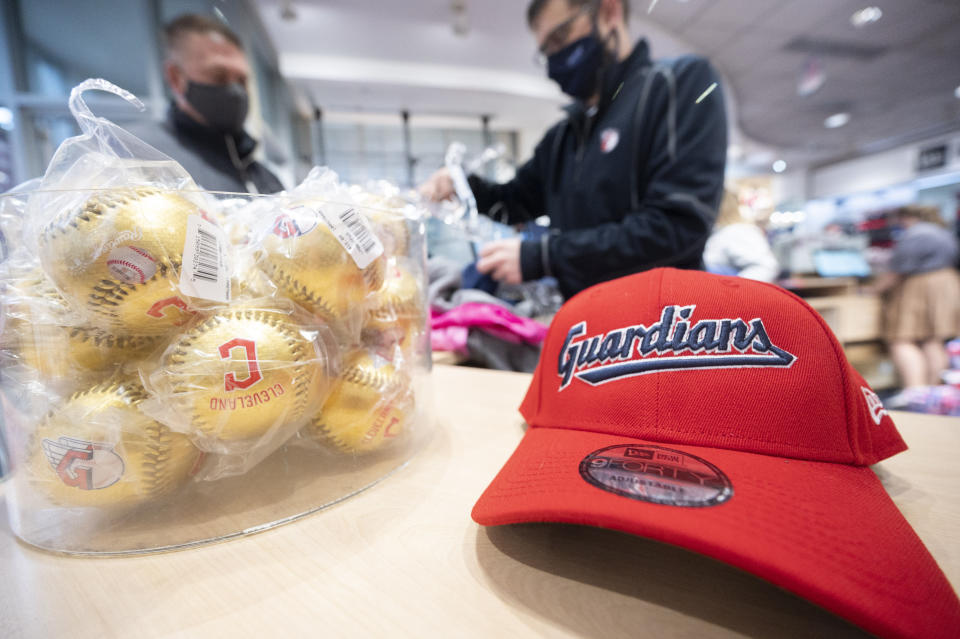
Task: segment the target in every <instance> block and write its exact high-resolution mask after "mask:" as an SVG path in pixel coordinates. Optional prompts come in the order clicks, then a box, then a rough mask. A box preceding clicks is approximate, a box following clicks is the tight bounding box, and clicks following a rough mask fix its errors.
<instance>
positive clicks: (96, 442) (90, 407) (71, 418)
mask: <svg viewBox="0 0 960 639" xmlns="http://www.w3.org/2000/svg"><path fill="white" fill-rule="evenodd" d="M145 398H146V393H145V392H144V390H143V387H142V386H140V384H139V383H137V382H136V381H133V380H122V381H112V382H108V383H103V384H99V385H97V386H94V387H93V388H90V389H88V390H84V391H81V392H78V393H75V394H74V395H73V396H72V397H70V399H68V400H67V401H66V402H65V403H64V404H63V405H61V406H60V407H59V408H57V409H55V410H54V411H52V412H51V413H50V414H49V415H48V416H47V417H46V419H44V420H43V421H42V422H41V423H40V425H39V426H37V428H36V430H35V431H34V432H33V433H32V436H31V437H30V438H29V441H30V451H29V455H28V463H27V469H28V472H29V474H30V480H31V482H32V483H33V485H34V486H35V488H36V489H37V491H38V492H40V493H41V494H43V495H45V496H46V497H47V498H48V499H50V500H51V501H53V502H54V503H57V504H62V505H67V506H113V505H130V504H135V503H139V502H143V501H146V500H149V499H152V498H156V497H159V496H161V495H164V494H167V493H169V492H172V491H173V490H174V489H176V488H177V487H178V486H179V485H180V484H182V483H183V482H184V481H185V480H186V479H187V478H188V477H189V476H190V473H191V472H192V471H193V469H194V468H195V467H196V465H197V464H198V463H199V461H200V456H201V453H200V451H199V450H198V449H197V448H196V447H194V445H193V444H191V443H190V439H189V438H188V437H187V436H186V435H183V434H181V433H176V432H173V431H171V430H170V429H169V428H167V427H166V426H164V425H162V424H160V423H159V422H157V421H155V420H153V419H151V418H149V417H147V416H146V415H144V414H143V413H142V412H141V411H140V410H139V408H138V406H139V404H140V403H141V402H142V401H143V400H144V399H145Z"/></svg>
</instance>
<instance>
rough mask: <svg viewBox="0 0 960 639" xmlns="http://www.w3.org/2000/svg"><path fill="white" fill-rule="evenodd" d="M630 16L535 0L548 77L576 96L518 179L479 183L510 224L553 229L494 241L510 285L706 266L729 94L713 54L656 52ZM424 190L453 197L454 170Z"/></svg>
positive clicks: (619, 4)
mask: <svg viewBox="0 0 960 639" xmlns="http://www.w3.org/2000/svg"><path fill="white" fill-rule="evenodd" d="M628 12H629V3H628V0H533V1H532V2H530V4H529V7H528V9H527V22H528V24H529V27H530V29H531V31H532V33H533V37H534V39H535V40H536V45H537V49H538V50H539V53H540V55H541V57H542V59H544V60H545V62H546V71H547V75H548V76H549V77H550V78H551V79H553V80H554V81H556V82H557V83H558V84H559V85H560V88H561V89H562V90H563V92H564V93H566V94H567V95H569V96H570V97H572V98H573V99H574V102H573V103H572V104H571V105H569V106H568V107H567V108H566V111H567V117H566V118H564V119H563V120H562V121H561V122H559V123H558V124H556V125H555V126H553V127H552V128H551V129H550V130H549V131H548V132H547V133H546V135H545V136H544V138H543V139H542V140H541V141H540V143H539V144H538V145H537V147H536V150H535V151H534V156H533V158H532V159H530V160H529V161H528V162H527V163H526V164H524V165H523V166H521V167H520V168H519V170H518V171H517V175H516V177H515V178H514V179H513V180H511V181H510V182H507V183H505V184H494V183H491V182H488V181H486V180H484V179H482V178H480V177H478V176H476V175H473V176H470V178H469V182H470V186H471V188H472V190H473V192H474V195H475V197H476V200H477V205H478V207H479V209H480V210H481V211H483V212H488V213H491V214H492V213H494V212H496V216H497V217H498V218H499V219H500V220H501V221H504V222H506V223H508V224H518V223H521V222H526V221H530V220H533V219H535V218H537V217H539V216H540V215H544V214H545V215H548V216H549V217H550V223H551V228H552V232H551V233H548V234H544V235H542V236H541V237H540V238H539V239H537V240H522V239H521V238H511V239H505V240H498V241H495V242H490V243H488V244H486V245H484V246H483V247H482V248H481V250H480V260H479V261H478V263H477V269H478V270H479V271H480V272H482V273H487V274H490V275H492V276H493V277H494V278H495V279H496V280H499V281H501V282H506V283H510V284H516V283H519V282H521V281H526V280H535V279H539V278H541V277H544V276H552V277H555V278H556V279H557V281H558V283H559V286H560V290H561V292H562V293H563V295H564V297H570V296H571V295H573V294H575V293H577V292H578V291H580V290H582V289H584V288H587V287H588V286H591V285H593V284H596V283H598V282H602V281H604V280H609V279H613V278H615V277H620V276H622V275H628V274H630V273H636V272H638V271H643V270H646V269H651V268H654V267H657V266H676V267H679V268H702V266H703V260H702V255H703V248H704V244H705V243H706V241H707V236H708V235H709V233H710V229H711V227H712V226H713V221H714V218H715V217H716V209H717V206H718V205H719V203H720V197H721V194H722V192H723V177H724V169H725V164H726V153H727V122H726V112H725V107H724V102H723V92H722V91H721V90H720V88H719V87H718V86H717V84H716V83H717V82H718V81H719V80H718V77H717V74H716V72H715V71H714V70H713V68H712V67H711V66H710V64H709V62H707V60H705V59H703V58H700V57H696V56H683V57H680V58H678V59H675V60H672V61H670V62H661V63H657V62H655V61H654V60H652V59H651V57H650V50H649V47H648V45H647V42H646V40H644V39H641V40H639V41H638V42H637V43H636V44H634V43H633V40H632V39H631V36H630V33H629V31H628V29H627V21H628ZM421 193H422V194H423V195H424V196H425V197H427V198H430V199H432V200H435V201H439V200H444V199H447V198H449V197H452V196H453V194H454V186H453V183H452V181H451V179H450V175H449V173H448V172H447V170H446V169H441V170H440V171H438V172H437V173H435V174H434V175H433V176H432V177H431V178H430V179H429V180H428V181H427V182H426V183H424V184H423V185H422V186H421Z"/></svg>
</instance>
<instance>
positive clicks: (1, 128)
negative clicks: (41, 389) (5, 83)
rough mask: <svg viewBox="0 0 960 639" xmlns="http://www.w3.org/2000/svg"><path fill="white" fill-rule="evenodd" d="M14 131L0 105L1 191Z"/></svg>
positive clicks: (10, 178) (11, 178)
mask: <svg viewBox="0 0 960 639" xmlns="http://www.w3.org/2000/svg"><path fill="white" fill-rule="evenodd" d="M12 131H13V111H11V110H10V109H9V108H8V107H5V106H0V193H3V192H4V191H6V190H8V189H10V188H11V187H13V186H14V185H15V184H17V176H16V174H15V173H14V170H13V140H12V139H11V138H12V136H11V135H10V134H11V132H12ZM0 445H2V441H0ZM0 455H2V452H0Z"/></svg>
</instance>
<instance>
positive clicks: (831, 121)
mask: <svg viewBox="0 0 960 639" xmlns="http://www.w3.org/2000/svg"><path fill="white" fill-rule="evenodd" d="M849 121H850V114H849V113H834V114H833V115H831V116H830V117H829V118H827V119H826V120H824V121H823V126H825V127H827V128H828V129H839V128H840V127H842V126H844V125H846V124H847V122H849Z"/></svg>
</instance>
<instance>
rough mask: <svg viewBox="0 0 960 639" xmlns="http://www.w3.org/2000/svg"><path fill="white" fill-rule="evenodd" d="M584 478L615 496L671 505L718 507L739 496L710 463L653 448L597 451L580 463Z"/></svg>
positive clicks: (622, 447) (637, 446)
mask: <svg viewBox="0 0 960 639" xmlns="http://www.w3.org/2000/svg"><path fill="white" fill-rule="evenodd" d="M580 476H581V477H583V479H584V480H585V481H586V482H587V483H589V484H593V485H594V486H596V487H597V488H600V489H601V490H605V491H607V492H610V493H613V494H615V495H620V496H621V497H629V498H630V499H636V500H638V501H647V502H650V503H653V504H664V505H667V506H686V507H694V508H699V507H705V506H716V505H718V504H722V503H724V502H726V501H728V500H729V499H730V498H731V497H733V484H732V483H730V479H729V478H728V477H727V476H726V475H725V474H724V473H723V471H722V470H720V469H719V468H717V467H716V466H714V465H713V464H711V463H710V462H708V461H706V460H705V459H701V458H699V457H696V456H694V455H691V454H689V453H685V452H683V451H680V450H674V449H672V448H663V447H662V446H651V445H649V444H621V445H617V446H608V447H606V448H601V449H600V450H596V451H594V452H592V453H590V454H589V455H587V456H586V457H584V458H583V461H581V462H580Z"/></svg>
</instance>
